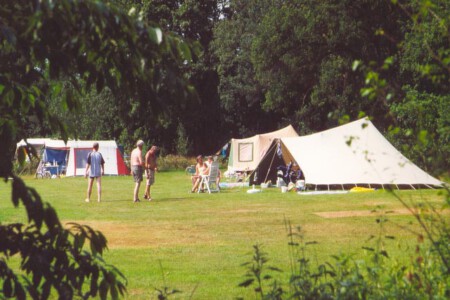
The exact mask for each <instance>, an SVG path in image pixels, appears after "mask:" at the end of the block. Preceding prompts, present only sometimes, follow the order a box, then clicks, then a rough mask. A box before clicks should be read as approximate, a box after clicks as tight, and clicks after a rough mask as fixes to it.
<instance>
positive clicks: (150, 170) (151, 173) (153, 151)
mask: <svg viewBox="0 0 450 300" xmlns="http://www.w3.org/2000/svg"><path fill="white" fill-rule="evenodd" d="M158 152H159V148H158V147H156V146H152V147H151V148H150V150H148V151H147V153H146V154H145V174H146V176H147V185H146V186H145V194H144V199H147V200H148V201H152V196H151V195H150V187H151V186H152V185H153V184H154V183H155V173H156V172H157V171H158V164H157V163H156V158H157V156H158Z"/></svg>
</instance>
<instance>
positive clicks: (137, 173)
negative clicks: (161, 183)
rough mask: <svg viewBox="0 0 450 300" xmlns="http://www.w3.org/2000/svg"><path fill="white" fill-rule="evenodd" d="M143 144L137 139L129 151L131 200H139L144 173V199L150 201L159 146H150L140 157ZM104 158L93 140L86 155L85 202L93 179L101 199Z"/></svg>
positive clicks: (156, 168)
mask: <svg viewBox="0 0 450 300" xmlns="http://www.w3.org/2000/svg"><path fill="white" fill-rule="evenodd" d="M143 146H144V141H142V140H139V141H137V143H136V148H134V149H133V151H132V152H131V157H130V158H131V162H130V165H131V174H132V175H133V180H134V182H135V186H134V191H133V202H140V201H141V200H140V199H139V196H138V193H139V188H140V186H141V182H142V181H143V177H144V174H145V176H146V186H145V193H144V199H146V200H148V201H151V200H152V197H151V194H150V187H151V186H152V185H153V184H154V183H155V173H156V172H157V171H158V165H157V162H156V160H157V157H158V153H159V148H158V147H157V146H152V147H150V149H149V150H148V151H147V153H146V154H145V157H144V158H143V157H142V147H143ZM104 165H105V160H104V159H103V156H102V154H101V153H100V152H99V144H98V143H97V142H95V143H94V144H93V146H92V152H90V153H89V154H88V156H87V163H86V170H85V175H84V176H85V177H86V178H87V177H89V180H88V188H87V196H86V200H85V201H86V202H90V198H91V192H92V185H93V183H94V180H96V181H97V201H98V202H100V201H101V195H102V181H101V178H102V175H104V173H105V167H104Z"/></svg>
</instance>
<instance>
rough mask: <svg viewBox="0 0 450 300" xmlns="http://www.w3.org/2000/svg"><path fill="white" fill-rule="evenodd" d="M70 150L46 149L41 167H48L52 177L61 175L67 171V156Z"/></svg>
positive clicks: (60, 148) (65, 148)
mask: <svg viewBox="0 0 450 300" xmlns="http://www.w3.org/2000/svg"><path fill="white" fill-rule="evenodd" d="M68 154H69V148H67V147H65V146H64V147H61V146H59V147H47V146H46V147H45V148H44V150H43V152H42V157H41V165H44V166H46V167H47V169H48V171H49V172H50V173H51V174H52V175H59V174H61V173H64V172H65V170H66V164H67V156H68Z"/></svg>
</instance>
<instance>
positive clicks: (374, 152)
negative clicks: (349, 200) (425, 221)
mask: <svg viewBox="0 0 450 300" xmlns="http://www.w3.org/2000/svg"><path fill="white" fill-rule="evenodd" d="M277 143H279V145H280V150H281V152H282V157H283V161H284V163H288V162H290V161H292V162H296V163H297V164H298V165H299V166H300V167H301V169H302V170H303V173H304V175H305V177H306V183H307V184H312V185H315V186H320V185H323V186H327V187H328V188H329V187H330V186H333V185H337V186H342V187H344V186H355V185H357V186H380V187H384V186H385V185H389V186H392V185H394V186H397V187H398V186H400V187H401V186H405V185H406V186H407V187H415V186H428V187H432V186H441V185H442V184H443V183H442V182H441V181H439V180H438V179H436V178H434V177H432V176H430V175H429V174H427V173H426V172H425V171H423V170H422V169H420V168H419V167H417V166H416V165H415V164H414V163H412V162H411V161H410V160H408V159H407V158H406V157H405V156H403V155H402V154H401V153H400V152H399V151H398V150H397V149H395V147H394V146H393V145H392V144H391V143H389V141H388V140H386V139H385V138H384V136H383V135H382V134H381V133H380V132H379V131H378V130H377V128H376V127H375V126H374V125H373V124H372V122H371V121H370V120H368V119H360V120H357V121H354V122H351V123H348V124H345V125H342V126H339V127H336V128H332V129H329V130H326V131H322V132H319V133H315V134H311V135H307V136H301V137H294V138H281V139H280V140H279V141H276V142H275V143H273V145H272V147H278V146H276V144H277ZM274 153H276V150H273V151H272V152H271V154H269V155H268V156H270V155H274ZM266 159H267V160H269V159H272V158H269V157H265V159H264V160H266ZM266 165H267V161H266ZM275 168H276V166H275ZM259 171H260V177H261V175H262V174H266V173H265V172H264V170H262V169H261V170H259ZM262 180H264V178H263V179H262Z"/></svg>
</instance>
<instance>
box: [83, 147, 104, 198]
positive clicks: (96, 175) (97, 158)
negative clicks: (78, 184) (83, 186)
mask: <svg viewBox="0 0 450 300" xmlns="http://www.w3.org/2000/svg"><path fill="white" fill-rule="evenodd" d="M98 147H99V145H98V143H97V142H95V143H94V145H93V146H92V152H89V154H88V156H87V163H86V171H85V172H84V177H86V178H87V177H88V176H89V181H88V188H87V197H86V200H85V201H86V202H89V201H91V200H90V199H91V192H92V185H93V183H94V179H97V201H98V202H100V201H101V198H102V175H103V174H105V160H104V159H103V156H102V154H101V153H100V152H98Z"/></svg>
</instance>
